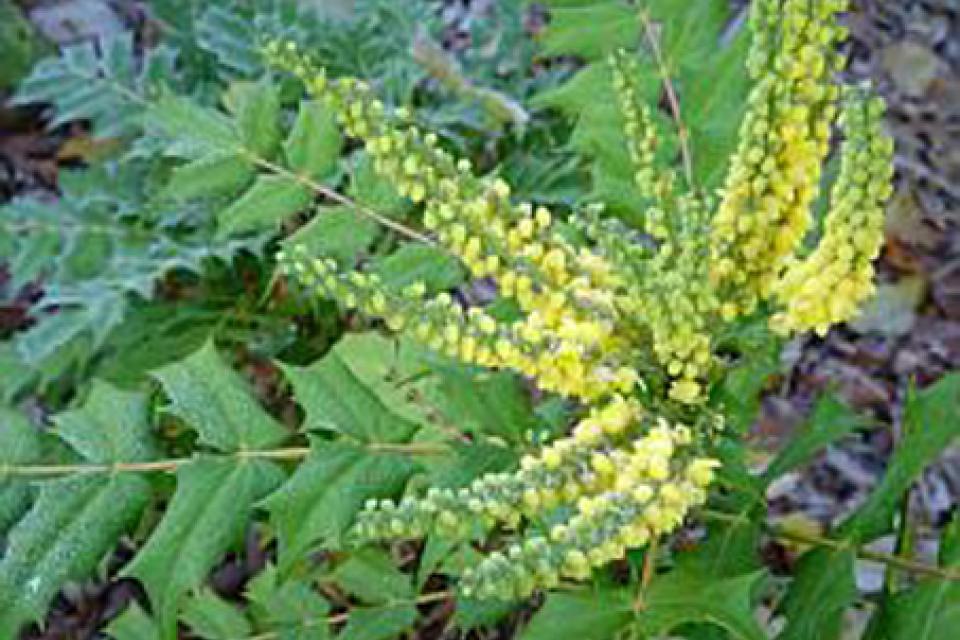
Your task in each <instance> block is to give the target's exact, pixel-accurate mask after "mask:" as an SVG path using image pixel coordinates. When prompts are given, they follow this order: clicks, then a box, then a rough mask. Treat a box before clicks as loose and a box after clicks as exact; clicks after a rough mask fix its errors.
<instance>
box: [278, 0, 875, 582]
mask: <svg viewBox="0 0 960 640" xmlns="http://www.w3.org/2000/svg"><path fill="white" fill-rule="evenodd" d="M844 5H845V3H844V0H757V1H756V2H754V3H753V4H752V14H751V25H752V28H753V32H754V36H755V37H754V42H753V45H752V48H751V51H750V53H749V58H748V68H749V72H750V74H751V77H752V78H753V80H754V87H753V89H752V92H751V94H750V97H749V101H748V105H747V112H746V115H745V117H744V120H743V122H742V125H741V129H740V139H739V146H738V148H737V150H736V151H735V153H734V154H733V157H732V158H731V160H730V168H729V172H728V175H727V177H726V181H725V184H724V187H723V188H722V189H721V190H720V191H719V192H718V193H716V194H707V193H703V192H702V191H701V190H699V189H697V188H696V185H694V184H690V182H691V179H690V177H689V176H683V177H682V178H681V176H680V175H679V173H678V172H676V171H674V170H673V169H671V168H669V167H665V166H663V164H664V163H663V158H658V156H662V155H664V153H662V151H663V150H662V149H660V147H659V144H660V136H659V135H658V129H657V127H658V126H659V125H658V124H657V118H655V117H654V111H653V110H652V108H651V106H649V105H648V104H647V103H646V101H645V100H644V99H643V98H642V96H641V95H640V92H639V90H638V87H637V76H638V73H637V66H636V61H635V60H634V59H633V57H632V54H629V53H626V52H618V53H616V54H614V55H612V56H611V57H610V59H609V69H610V76H611V78H612V83H613V88H614V90H615V94H616V96H617V101H618V106H619V110H620V114H621V116H622V120H623V128H624V142H625V146H626V150H627V152H628V157H629V160H630V163H631V167H632V171H633V174H634V184H635V186H636V190H637V192H638V194H639V200H638V202H637V207H638V210H640V211H641V212H642V213H643V219H644V223H643V225H642V226H641V228H639V229H628V228H626V227H625V225H624V223H622V222H621V221H619V220H616V219H613V218H611V217H604V214H603V212H602V210H601V209H598V208H595V207H586V208H584V209H582V210H581V211H579V212H578V213H577V214H575V215H574V216H573V217H572V218H571V219H570V222H572V223H573V225H574V226H575V227H576V228H579V229H580V230H581V231H583V232H584V233H583V234H581V235H582V236H583V238H585V239H584V240H583V241H579V240H578V241H574V240H571V239H569V238H570V237H572V236H570V235H564V234H562V233H561V232H560V230H559V225H558V224H557V221H556V219H555V215H554V213H553V212H551V211H549V210H547V209H546V208H544V207H540V206H536V205H534V204H530V203H522V202H516V201H515V198H513V197H512V196H511V189H510V187H509V185H508V184H506V183H505V182H504V181H503V180H501V179H498V178H490V177H480V176H477V175H475V174H474V173H473V171H472V168H471V166H470V163H468V162H466V161H464V160H458V159H456V158H455V157H453V156H452V155H451V154H450V153H449V152H448V151H446V150H445V149H444V148H443V147H442V145H441V142H440V141H439V140H438V138H437V136H435V135H434V134H432V133H429V132H424V131H422V130H421V129H420V128H419V127H418V126H416V125H415V124H414V123H413V122H412V119H411V118H410V115H409V114H408V113H406V112H404V111H403V110H402V109H397V110H392V111H391V110H390V109H389V108H388V107H386V106H385V105H383V104H382V103H381V102H379V101H378V100H377V99H376V98H375V97H374V92H373V90H372V89H371V87H369V86H368V85H366V84H365V83H363V82H362V81H359V80H355V79H350V78H338V79H331V78H327V77H326V75H325V74H324V73H323V72H322V70H319V69H317V68H315V67H314V65H312V64H311V63H310V62H309V59H308V57H307V56H305V55H303V54H301V53H300V52H298V51H297V50H296V48H295V47H292V46H288V45H284V44H274V45H272V46H270V47H269V48H268V50H267V55H268V58H270V59H271V61H272V62H273V63H274V64H275V65H276V66H279V67H281V68H284V69H287V70H289V71H292V72H293V73H294V74H295V75H296V76H298V77H299V78H300V79H301V80H302V81H303V83H304V85H305V86H306V88H307V90H308V92H309V93H310V94H311V95H312V96H313V97H314V98H316V99H318V100H320V101H322V102H323V103H324V104H325V105H327V106H328V108H330V109H331V111H332V112H333V113H335V114H336V116H337V118H338V121H339V123H340V124H341V126H342V127H343V130H344V131H345V133H346V134H347V135H349V136H350V137H352V138H354V139H356V140H357V141H358V142H360V143H362V145H363V148H364V149H365V152H366V153H367V154H368V156H370V157H371V158H372V160H373V166H374V168H375V170H376V171H377V172H378V173H379V174H380V175H381V176H383V177H385V178H386V179H387V180H388V181H389V182H390V183H391V184H393V185H395V187H396V189H397V191H398V192H399V193H401V194H402V195H404V196H406V197H408V198H409V199H410V200H412V201H413V202H414V203H417V204H418V205H420V206H421V210H422V222H423V227H424V229H425V231H426V233H428V234H430V236H431V239H432V240H433V241H434V242H436V244H437V245H438V246H439V247H441V248H442V249H444V250H445V251H447V252H448V253H450V254H451V255H453V256H455V257H457V258H458V259H459V260H460V261H461V262H462V263H463V264H464V265H465V266H466V268H467V269H468V271H469V272H470V274H471V276H472V277H474V278H478V279H479V278H483V279H486V280H488V281H490V282H492V283H495V284H496V287H497V290H498V292H499V294H500V296H502V297H503V298H507V299H512V300H513V301H514V302H515V303H516V307H517V308H518V309H519V311H520V313H519V317H518V318H517V319H516V320H511V321H503V320H500V319H498V317H497V316H495V315H494V314H493V313H491V311H490V310H489V309H488V308H486V307H484V306H482V305H480V306H465V305H464V304H462V303H461V302H460V301H459V300H457V299H456V298H455V297H454V296H453V295H451V293H450V292H446V293H439V294H435V295H430V294H428V291H427V287H426V285H425V284H424V283H422V282H415V283H413V284H410V285H408V286H406V287H404V288H402V289H400V290H397V289H396V288H391V287H389V286H387V285H386V284H385V283H384V282H382V281H381V279H380V278H379V277H378V276H377V275H376V273H373V272H369V271H364V270H362V269H357V268H356V265H354V264H342V263H338V262H337V261H336V260H334V259H332V258H330V257H326V256H315V255H310V254H309V253H308V252H307V251H306V250H305V249H303V248H292V249H291V250H289V251H286V252H284V253H282V254H281V255H280V256H279V264H280V267H281V269H282V270H283V271H284V272H285V273H286V274H288V275H289V276H290V277H292V278H293V279H295V280H296V281H297V282H299V283H300V284H301V285H303V286H305V287H306V288H308V289H310V290H313V291H316V292H317V293H319V294H321V295H323V296H326V297H330V298H333V299H335V300H337V301H338V302H339V303H340V304H341V305H342V306H343V307H346V308H349V309H355V310H358V311H360V312H361V313H364V314H367V315H370V316H374V317H378V318H382V319H383V320H384V322H385V323H386V325H387V326H388V327H389V328H390V329H391V330H393V331H398V332H405V333H408V334H409V335H411V336H413V337H414V338H416V339H417V340H419V341H421V342H422V343H424V344H425V345H427V346H429V347H430V348H432V349H434V350H436V351H438V352H441V353H444V354H446V355H448V356H450V357H453V358H456V359H459V360H461V361H463V362H465V363H469V364H472V365H478V366H481V367H488V368H494V369H509V370H513V371H516V372H518V373H520V374H522V375H524V376H527V377H528V378H530V379H531V380H532V381H533V382H534V383H536V385H537V386H538V387H539V388H540V389H542V390H543V391H546V392H552V393H557V394H560V395H563V396H566V397H567V398H569V399H571V400H574V401H576V402H577V403H579V407H578V411H579V413H578V415H579V416H580V418H579V420H578V421H577V422H576V424H575V425H574V426H573V428H572V431H571V433H570V434H569V435H568V436H566V437H564V438H561V439H559V440H556V441H554V442H552V443H550V444H548V445H546V446H544V447H543V448H542V449H541V450H540V451H539V452H538V453H536V454H532V455H528V456H526V457H524V458H523V460H522V462H521V465H520V468H519V469H518V470H516V471H515V472H513V473H498V474H490V475H487V476H483V477H481V478H479V479H478V480H476V481H475V482H474V483H473V484H472V485H470V486H466V487H462V488H459V489H436V488H435V489H431V490H429V491H427V492H426V494H425V495H423V496H417V497H415V496H412V495H410V496H406V497H403V498H402V499H401V500H399V502H395V501H392V500H373V501H371V502H370V503H369V504H368V505H367V507H366V508H365V509H364V511H363V512H362V513H361V514H360V516H359V518H358V520H357V523H356V526H355V529H354V531H353V534H354V538H355V539H357V540H359V541H375V540H384V539H393V538H407V537H419V536H424V535H438V536H443V537H448V538H453V539H457V540H461V541H466V540H477V539H480V538H482V537H484V536H485V535H487V534H488V533H489V532H490V531H491V530H492V529H494V528H497V527H499V528H501V529H502V530H504V531H506V532H509V533H508V537H510V539H512V540H514V541H515V542H513V543H508V545H507V547H506V548H505V549H504V550H503V551H497V552H493V553H491V554H489V555H488V556H486V557H485V558H484V559H483V560H482V561H481V562H480V563H479V564H478V565H477V566H475V567H473V568H471V569H470V570H469V571H468V572H467V573H466V574H465V575H464V576H463V580H462V587H463V590H464V591H465V592H468V593H473V594H476V595H479V596H483V597H487V596H500V597H508V598H514V597H523V596H525V595H528V594H529V593H531V592H532V591H533V590H534V589H536V588H539V587H549V586H552V585H554V584H556V583H557V582H558V581H559V580H561V579H563V578H572V579H580V578H584V577H586V576H588V575H589V573H590V571H591V570H592V569H593V568H595V567H598V566H601V565H603V564H604V563H606V562H609V561H610V560H613V559H616V558H620V557H622V556H623V555H624V553H625V552H626V550H628V549H630V548H634V547H638V546H642V545H644V544H646V543H647V542H648V541H650V540H651V539H655V538H657V537H658V536H661V535H664V534H667V533H669V532H671V531H673V530H675V529H676V528H677V527H679V526H680V525H681V523H682V522H683V520H684V518H685V516H686V514H687V513H688V512H689V510H690V509H693V508H695V507H696V506H697V505H700V504H702V503H703V501H704V500H705V499H706V490H707V488H708V486H709V485H710V483H711V480H712V478H713V474H714V469H715V467H716V466H717V463H716V461H715V460H713V458H712V457H711V456H710V455H709V454H708V453H704V452H705V451H707V450H708V444H709V443H708V440H709V439H708V438H707V437H706V434H700V433H696V432H692V431H691V429H689V428H688V427H686V426H683V425H681V424H677V420H676V419H671V420H666V419H664V418H662V417H658V415H657V414H655V413H654V410H653V407H654V406H656V407H658V409H657V411H658V412H659V413H661V414H664V415H667V414H669V415H672V416H677V415H686V416H694V415H697V412H698V411H700V412H702V411H703V409H702V408H699V407H700V405H701V404H702V403H703V402H704V401H705V400H706V398H707V396H708V390H709V386H710V383H711V379H712V378H714V377H715V374H716V373H717V372H718V370H720V369H721V367H722V362H721V361H720V359H719V357H718V356H717V355H716V354H715V350H714V342H715V337H716V335H717V332H718V331H720V330H722V329H723V328H724V327H725V326H729V323H731V322H736V321H737V320H738V319H739V318H741V317H742V316H745V315H749V314H754V313H759V312H764V313H768V316H769V321H770V326H771V328H772V329H773V330H775V331H777V332H780V333H784V334H790V333H795V332H802V331H809V330H816V331H818V332H823V331H825V330H826V329H827V328H828V327H830V326H832V325H833V324H836V323H838V322H843V321H845V320H847V319H849V318H851V317H852V316H853V315H854V314H855V313H856V309H857V306H858V305H859V304H860V303H861V302H862V301H863V299H865V298H866V297H867V296H869V295H870V293H871V291H872V286H873V285H872V280H873V268H872V265H871V262H872V260H873V259H874V258H875V257H876V256H877V254H878V252H879V248H880V245H881V242H882V226H883V225H882V221H883V214H882V210H883V203H884V202H885V200H886V199H887V197H888V196H889V194H890V187H889V181H890V177H891V169H890V167H891V155H892V145H891V143H890V141H889V139H888V138H887V137H886V136H885V135H884V134H883V131H882V127H881V120H882V113H883V108H882V104H881V103H880V102H879V100H877V99H875V98H871V97H870V96H869V92H868V91H867V90H866V89H864V88H851V89H843V90H841V88H840V87H839V85H837V84H836V83H835V81H834V79H833V72H834V71H835V70H837V69H838V68H839V66H840V65H841V64H842V60H841V58H840V56H839V55H838V54H837V53H836V46H837V43H838V42H839V41H840V40H841V39H842V37H843V29H842V28H841V27H839V26H838V24H837V13H838V12H839V11H841V10H842V9H843V8H844ZM838 122H839V124H840V125H841V128H842V130H843V133H844V136H845V139H844V141H843V143H842V146H841V163H840V173H839V177H838V178H837V179H836V181H835V182H834V184H833V186H832V193H831V197H830V202H829V211H828V213H827V215H826V216H825V218H824V221H823V229H822V232H821V233H820V234H819V235H820V239H819V242H818V243H817V244H816V246H814V247H812V248H811V249H809V250H806V253H804V248H803V244H804V242H805V240H806V237H807V236H808V232H809V231H810V229H811V227H812V226H813V225H812V215H811V213H810V210H811V207H812V204H813V202H814V200H815V199H816V198H817V195H818V188H819V185H820V181H821V167H822V164H823V162H824V159H825V158H826V156H827V154H828V153H829V150H830V136H831V131H832V127H833V125H834V124H837V123H838ZM654 370H655V372H656V375H657V377H658V379H664V380H666V381H667V384H666V385H659V383H658V384H657V385H647V384H646V381H645V380H642V379H641V377H640V374H639V373H638V372H639V371H644V372H648V371H654ZM650 381H651V382H652V381H653V378H652V377H651V378H650ZM661 386H662V388H663V390H664V393H663V394H662V396H658V397H653V396H652V394H657V393H659V390H660V388H661ZM640 398H644V399H645V400H646V403H645V406H641V402H640ZM548 523H549V524H548Z"/></svg>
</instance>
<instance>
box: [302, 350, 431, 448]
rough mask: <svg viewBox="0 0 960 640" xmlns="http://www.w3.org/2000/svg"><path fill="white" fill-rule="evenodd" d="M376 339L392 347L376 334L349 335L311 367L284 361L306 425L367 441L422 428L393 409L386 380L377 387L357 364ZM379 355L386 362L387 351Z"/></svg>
mask: <svg viewBox="0 0 960 640" xmlns="http://www.w3.org/2000/svg"><path fill="white" fill-rule="evenodd" d="M371 340H373V341H375V342H376V343H377V344H379V345H380V346H381V347H385V348H389V345H387V344H384V343H383V342H382V341H381V340H380V339H377V338H371V339H369V340H368V339H363V338H356V337H351V336H347V337H346V338H344V339H343V340H341V341H340V343H339V344H337V346H336V347H334V348H333V350H332V351H331V352H330V353H329V354H328V355H327V356H325V357H324V358H322V359H320V360H318V361H316V362H314V363H313V364H311V365H310V366H309V367H294V366H290V365H283V370H284V373H285V374H286V376H287V378H288V379H289V380H290V382H291V383H292V384H293V388H294V391H295V395H296V398H297V402H298V403H300V405H301V406H302V407H303V408H304V410H305V412H306V420H305V422H304V427H303V428H304V429H305V430H308V431H332V432H335V433H340V434H343V435H345V436H347V437H349V438H350V439H352V440H354V441H357V442H363V443H384V442H406V441H408V440H409V439H410V437H411V436H412V435H413V433H414V432H415V431H416V430H417V428H418V425H417V423H416V422H414V421H412V420H411V419H410V418H409V417H408V416H404V415H400V414H399V413H397V412H395V411H394V410H393V407H394V406H396V405H394V404H393V403H392V402H390V400H391V398H390V395H388V394H387V393H386V392H385V387H386V384H384V383H383V382H382V381H381V383H380V384H378V385H376V386H374V385H373V384H371V380H370V378H366V379H365V378H364V377H361V374H359V373H358V369H357V368H356V367H355V365H357V364H358V363H360V362H362V361H361V360H360V359H359V358H358V357H357V356H358V355H361V354H362V353H366V351H363V352H360V351H359V348H363V347H365V346H367V345H369V344H370V341H371ZM370 355H373V354H370ZM376 357H377V358H378V359H379V360H380V361H383V360H384V353H383V352H380V353H379V354H377V355H376ZM370 364H372V363H370ZM361 371H362V369H361Z"/></svg>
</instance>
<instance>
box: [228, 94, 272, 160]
mask: <svg viewBox="0 0 960 640" xmlns="http://www.w3.org/2000/svg"><path fill="white" fill-rule="evenodd" d="M227 95H228V96H229V98H230V99H231V106H232V107H233V111H234V113H235V114H236V117H237V129H239V131H240V137H241V139H242V140H243V144H244V148H245V149H246V150H247V151H249V152H250V153H252V154H253V155H254V156H256V157H258V158H264V159H267V160H270V159H272V158H273V157H274V156H275V155H276V153H277V150H278V149H279V148H280V141H281V132H280V96H279V95H277V88H276V87H274V86H273V84H272V83H271V82H270V79H269V78H264V79H262V80H260V81H259V82H236V83H234V84H233V85H231V86H230V88H229V89H228V94H227Z"/></svg>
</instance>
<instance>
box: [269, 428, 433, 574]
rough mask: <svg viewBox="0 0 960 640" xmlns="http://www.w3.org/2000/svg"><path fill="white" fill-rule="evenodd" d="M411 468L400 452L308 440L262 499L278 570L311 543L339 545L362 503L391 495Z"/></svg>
mask: <svg viewBox="0 0 960 640" xmlns="http://www.w3.org/2000/svg"><path fill="white" fill-rule="evenodd" d="M415 470H416V465H415V464H414V463H413V462H411V461H410V459H409V458H408V457H405V456H401V455H396V454H389V453H374V452H371V451H369V450H367V449H364V448H362V447H358V446H353V445H349V444H346V443H340V442H325V441H322V440H314V441H313V443H312V447H311V451H310V455H309V456H308V457H307V459H306V460H304V461H303V462H302V463H301V464H300V466H299V467H297V471H296V473H294V474H293V476H292V477H291V478H290V479H289V480H288V481H287V482H286V483H285V484H284V485H283V486H282V487H280V489H278V490H277V491H276V492H275V493H273V494H271V495H270V496H268V497H267V498H266V499H265V500H264V501H263V503H262V506H263V508H265V509H266V510H267V511H269V512H270V521H271V522H272V523H273V524H274V526H276V528H277V530H278V532H279V535H278V537H279V542H280V569H281V571H284V572H287V571H288V570H289V569H290V568H291V567H292V566H293V565H294V564H295V563H296V562H298V561H299V560H300V559H301V558H302V557H304V555H305V554H306V553H307V552H309V551H310V550H311V549H313V548H314V546H316V545H319V544H322V545H323V546H324V547H328V548H334V549H339V548H342V547H343V546H344V543H345V540H344V534H345V532H346V530H347V528H348V527H349V526H350V525H351V524H352V523H353V519H354V517H355V516H356V514H357V512H358V511H360V509H361V508H362V507H363V503H364V502H366V500H367V499H369V498H372V497H378V498H386V497H395V496H397V495H398V494H399V493H400V492H401V491H402V489H403V487H404V485H406V483H407V480H408V479H409V478H410V476H411V475H412V474H413V473H414V471H415Z"/></svg>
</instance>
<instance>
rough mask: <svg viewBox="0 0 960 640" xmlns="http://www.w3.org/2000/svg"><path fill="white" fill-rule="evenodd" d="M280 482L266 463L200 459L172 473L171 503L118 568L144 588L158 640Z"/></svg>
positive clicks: (169, 630) (277, 473) (279, 475)
mask: <svg viewBox="0 0 960 640" xmlns="http://www.w3.org/2000/svg"><path fill="white" fill-rule="evenodd" d="M225 420H226V418H225ZM282 478H283V472H282V471H281V470H280V468H279V467H277V466H276V465H274V464H272V463H269V462H265V461H263V460H242V459H238V458H232V457H231V458H216V457H202V458H198V459H197V460H196V461H195V462H192V463H190V464H188V465H184V466H182V467H181V468H180V469H179V470H178V472H177V490H176V493H175V494H174V496H173V501H172V502H171V503H170V505H169V506H168V507H167V510H166V512H165V513H164V515H163V519H162V520H161V521H160V524H159V525H158V526H157V528H156V530H155V531H154V532H153V534H152V535H151V536H150V538H149V539H148V540H147V542H146V544H145V545H144V547H143V548H142V549H141V550H140V553H138V554H137V555H136V557H135V558H134V559H133V561H132V562H131V563H130V564H129V565H128V566H127V567H126V568H125V569H124V573H125V575H129V576H132V577H134V578H137V579H138V580H140V581H141V582H142V583H143V585H144V587H146V590H147V593H148V594H149V596H150V602H151V605H152V608H153V611H154V615H155V616H156V618H157V620H158V622H159V624H160V627H161V631H162V636H163V637H164V638H167V637H170V636H171V634H172V632H173V631H174V629H175V627H176V619H177V615H176V614H177V610H178V608H179V607H180V605H181V602H182V599H183V596H184V595H185V594H186V593H187V592H188V591H190V590H191V589H194V588H196V587H198V586H199V585H200V584H201V583H202V582H203V580H204V579H205V578H206V576H207V573H208V572H209V571H210V569H211V568H212V567H213V565H214V564H216V562H217V561H218V560H219V559H220V558H221V557H222V555H223V554H224V553H225V552H226V551H227V550H228V549H229V548H230V547H231V546H232V545H234V544H236V543H237V542H238V541H239V540H240V539H241V538H242V536H243V532H244V530H245V529H246V527H247V526H248V523H249V521H250V517H251V514H252V511H253V507H254V504H255V503H256V502H257V500H259V499H260V498H262V497H263V496H264V495H266V494H267V493H269V492H270V491H271V490H273V489H274V488H275V487H276V486H277V485H278V484H279V483H280V482H281V481H282Z"/></svg>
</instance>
